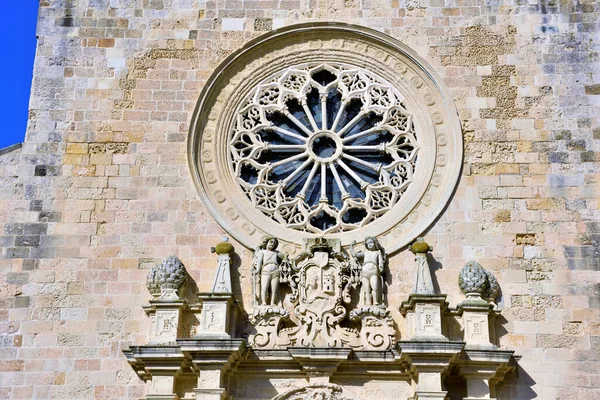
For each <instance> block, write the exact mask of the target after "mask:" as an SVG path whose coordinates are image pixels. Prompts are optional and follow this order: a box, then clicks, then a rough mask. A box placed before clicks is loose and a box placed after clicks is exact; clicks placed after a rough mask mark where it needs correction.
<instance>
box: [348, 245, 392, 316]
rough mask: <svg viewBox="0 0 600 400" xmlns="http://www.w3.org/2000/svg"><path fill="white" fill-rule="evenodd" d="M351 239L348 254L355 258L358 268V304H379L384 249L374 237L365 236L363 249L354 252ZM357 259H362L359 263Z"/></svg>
mask: <svg viewBox="0 0 600 400" xmlns="http://www.w3.org/2000/svg"><path fill="white" fill-rule="evenodd" d="M355 244H356V242H355V241H353V242H352V243H351V244H350V255H351V256H352V257H353V258H354V259H355V260H357V261H356V264H358V265H359V268H360V282H361V288H360V304H363V305H367V306H370V305H381V302H382V299H381V298H382V291H383V290H382V289H383V277H382V274H383V267H384V265H385V261H386V255H385V250H384V249H383V248H382V247H381V245H380V244H379V242H378V241H377V239H376V238H374V237H370V236H369V237H367V238H365V251H364V252H362V251H359V252H356V251H355V250H354V245H355ZM358 259H362V260H363V262H362V264H360V262H359V261H358Z"/></svg>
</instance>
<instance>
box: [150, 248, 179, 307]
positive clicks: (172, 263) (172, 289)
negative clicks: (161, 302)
mask: <svg viewBox="0 0 600 400" xmlns="http://www.w3.org/2000/svg"><path fill="white" fill-rule="evenodd" d="M186 279H187V271H186V269H185V266H184V265H183V263H182V262H181V260H179V258H177V257H175V256H169V257H167V258H165V259H164V260H163V262H162V263H161V264H158V265H157V266H155V267H153V268H152V269H151V270H150V272H148V278H147V279H146V286H147V287H148V291H149V292H150V294H152V296H154V297H155V298H157V297H160V298H162V299H169V300H177V299H179V290H180V289H181V287H182V286H183V284H184V283H185V281H186Z"/></svg>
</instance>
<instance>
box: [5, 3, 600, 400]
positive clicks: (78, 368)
mask: <svg viewBox="0 0 600 400" xmlns="http://www.w3.org/2000/svg"><path fill="white" fill-rule="evenodd" d="M599 7H600V6H599V4H598V3H597V2H595V1H592V0H580V1H573V2H571V1H547V0H529V1H513V0H511V1H495V0H489V1H479V0H447V1H438V0H406V1H404V0H401V1H398V0H391V1H378V0H375V1H365V0H363V1H352V0H349V1H341V0H340V1H337V0H336V1H313V0H310V1H295V0H290V1H217V2H214V1H202V0H199V1H195V0H194V1H192V0H110V1H109V0H64V1H58V0H56V1H54V0H42V1H40V11H39V22H38V37H39V41H38V48H37V55H36V61H35V72H34V81H33V86H32V94H31V103H30V113H29V125H28V131H27V137H26V140H25V142H24V143H23V146H22V148H20V149H15V150H13V151H11V152H7V153H4V154H2V153H0V177H1V178H0V179H1V182H2V185H1V186H0V246H1V253H0V257H1V259H0V274H1V276H2V280H1V284H0V298H1V300H0V335H1V336H0V337H1V338H2V342H1V343H2V346H1V349H0V359H1V360H2V362H0V397H2V398H11V399H29V398H38V399H47V398H68V399H89V398H98V399H134V398H143V397H146V393H147V390H149V388H148V387H147V385H146V383H144V382H143V381H142V380H141V379H140V378H139V377H138V376H137V374H136V373H135V371H134V370H133V369H132V368H131V367H130V365H128V362H127V358H126V357H125V356H124V355H123V353H122V351H123V350H126V349H128V348H129V347H130V346H141V345H145V344H147V343H148V342H149V341H150V338H151V328H152V324H151V321H152V319H151V318H149V317H148V316H147V315H146V313H148V314H149V315H155V314H153V313H158V312H159V306H158V305H156V303H151V304H153V307H154V309H152V306H151V307H150V308H146V313H145V312H144V309H143V308H142V306H144V305H146V304H147V303H148V301H149V300H150V299H151V298H152V296H151V295H150V293H149V292H148V291H147V289H146V276H147V275H148V272H149V270H150V269H151V268H153V267H154V266H155V265H157V264H160V263H161V262H162V260H163V259H165V258H166V257H167V256H170V255H176V256H177V257H178V258H179V259H180V260H181V261H182V262H183V263H184V264H185V268H186V269H187V271H188V273H189V276H190V278H191V281H193V282H195V284H196V285H197V288H195V289H194V290H196V291H197V292H200V293H205V292H210V291H211V289H212V285H213V278H214V274H215V271H216V269H217V265H218V261H217V256H215V255H213V254H211V252H210V248H211V246H214V245H215V244H216V243H218V242H219V241H220V240H221V236H222V235H223V231H222V230H221V228H220V226H219V225H218V224H217V223H216V222H215V220H214V219H213V217H212V216H211V215H210V214H209V213H208V211H207V210H206V209H205V207H204V205H203V203H202V202H201V201H200V198H199V196H198V193H197V190H196V187H195V186H194V183H193V180H192V177H191V174H190V170H189V167H188V154H187V139H188V131H189V128H190V124H191V119H192V114H193V110H194V107H195V105H196V102H197V100H198V98H199V95H200V92H201V90H202V88H203V87H204V84H205V83H206V82H207V80H208V78H209V76H210V75H211V74H212V73H213V72H214V71H215V69H216V68H217V67H218V66H219V64H220V63H221V62H222V61H223V60H225V58H226V57H227V56H228V55H230V54H232V53H233V52H234V51H236V50H238V49H240V48H241V47H242V46H243V45H244V44H245V43H247V42H249V41H250V40H251V39H253V38H256V37H259V36H260V35H263V34H265V33H266V32H268V31H270V30H272V29H278V28H281V27H285V26H288V25H292V24H297V23H301V22H316V21H321V22H322V21H328V22H344V23H351V24H355V25H361V26H365V27H369V28H372V29H376V30H378V31H381V32H383V33H385V34H387V35H390V36H392V37H394V38H396V39H398V40H400V41H401V42H403V43H404V44H406V45H407V46H408V47H410V48H412V49H413V50H414V51H415V52H416V53H417V54H418V55H419V56H420V57H422V58H423V59H425V60H426V61H427V62H428V63H429V64H430V65H432V66H433V68H434V69H435V71H436V72H437V74H438V75H439V76H440V77H441V78H442V79H443V81H444V82H445V84H446V85H447V86H448V87H449V90H450V92H451V94H452V96H453V98H454V102H455V104H456V107H457V109H458V114H459V118H460V120H461V123H462V131H463V140H464V160H463V161H464V164H463V166H462V175H461V177H460V181H459V183H458V186H457V189H456V191H455V193H454V195H453V197H452V199H451V202H450V203H449V205H448V207H447V208H446V210H445V212H444V214H443V215H442V216H441V217H440V218H439V219H438V220H437V221H435V223H434V224H433V225H432V226H431V227H429V228H428V229H427V230H425V229H424V231H425V232H424V236H425V239H426V240H427V243H429V244H430V245H432V246H433V249H434V251H433V252H432V255H431V256H430V258H429V259H428V261H429V265H430V266H431V267H432V271H433V285H434V287H436V291H437V292H438V293H444V294H446V295H447V296H446V297H445V298H442V299H440V300H439V301H438V302H437V304H438V307H441V308H444V307H446V306H445V304H446V303H447V304H449V307H450V308H452V309H455V310H456V313H459V312H462V313H463V314H462V315H467V314H469V313H473V312H475V311H476V310H475V309H476V307H474V306H473V305H472V304H471V305H470V304H467V301H466V300H465V295H463V294H462V293H461V291H460V289H459V286H458V284H457V281H458V276H459V273H460V271H461V269H462V268H463V266H464V265H465V263H466V262H467V261H470V260H475V261H477V262H478V263H479V264H481V265H482V266H483V267H484V268H486V269H487V270H489V271H491V272H492V273H493V275H494V276H495V278H496V279H497V281H498V282H499V284H500V287H501V294H500V295H499V297H498V298H497V303H498V306H499V307H500V308H501V309H502V313H501V315H500V316H498V317H496V318H490V321H493V323H494V324H495V325H494V326H493V328H492V329H491V330H490V337H489V340H491V341H495V342H496V344H497V345H499V347H500V348H501V349H505V350H514V351H515V355H517V356H519V357H520V358H519V360H518V367H517V370H516V372H513V373H511V374H509V375H508V376H507V377H506V378H505V379H504V382H503V384H502V385H501V386H499V387H498V388H497V390H496V398H498V399H533V398H542V399H567V398H569V399H595V398H597V397H598V395H599V394H600V388H599V387H600V353H599V350H598V349H599V348H600V311H599V310H600V294H599V291H600V289H599V286H598V285H599V284H598V282H600V273H599V272H598V271H599V270H600V263H599V260H600V253H599V252H600V250H599V247H598V246H599V242H600V222H599V221H600V218H599V214H598V211H597V210H598V205H599V203H598V198H599V194H600V193H599V192H600V174H599V172H598V168H599V164H598V161H599V160H598V154H599V151H600V149H599V143H600V121H599V119H598V116H597V115H598V114H597V113H598V112H599V111H600V110H599V105H600V67H599V63H598V51H599V48H600V44H599V43H598V31H599V24H598V20H599V18H600V8H599ZM233 245H234V247H235V251H236V253H235V254H234V255H233V256H232V266H233V267H232V269H231V280H232V289H233V294H234V296H235V298H236V299H237V300H239V301H241V303H242V306H243V307H244V308H245V309H246V311H249V310H250V305H251V304H252V303H251V301H252V291H251V286H252V283H251V282H252V271H251V265H252V249H246V248H245V247H243V246H242V245H241V244H239V243H235V242H233ZM386 268H387V269H386V271H385V274H387V275H386V277H385V282H386V286H387V293H386V295H385V297H386V302H387V305H388V308H389V310H390V314H391V318H392V319H393V321H394V323H395V325H394V326H395V329H396V339H397V340H404V339H407V338H408V337H410V336H411V329H412V325H411V323H409V321H410V319H407V318H406V317H405V316H404V315H403V314H406V315H407V316H410V315H409V314H410V313H411V312H412V311H411V310H413V308H411V306H410V301H408V299H409V294H410V293H411V291H412V288H413V283H414V279H413V278H414V274H415V265H414V255H413V254H412V253H411V252H410V251H409V250H408V249H407V248H404V249H401V250H400V251H399V252H397V253H395V254H393V255H391V256H390V257H389V260H388V265H387V267H386ZM188 294H189V293H188ZM412 300H414V298H411V301H412ZM403 302H406V304H407V306H406V307H404V306H403ZM459 304H460V305H462V308H461V307H458V308H456V307H457V306H459ZM401 307H402V312H401ZM414 310H417V307H416V306H415V307H414ZM474 310H475V311H474ZM415 312H416V311H415ZM486 318H487V314H486ZM456 329H457V327H456V326H455V327H454V330H456ZM469 329H473V330H475V329H476V328H474V327H471V328H469ZM458 330H459V331H460V329H458ZM447 332H449V333H447V336H449V338H450V339H451V340H456V339H458V340H461V337H459V336H460V335H458V334H453V333H452V332H453V329H452V327H448V328H447ZM484 339H485V340H487V339H488V338H484ZM484 339H482V340H484ZM236 343H237V342H235V343H233V342H232V344H231V346H233V347H235V346H234V345H237V346H238V347H236V348H235V349H238V348H240V344H239V343H237V344H236ZM184 345H185V346H187V347H186V348H188V350H187V351H188V352H193V351H196V350H193V349H192V347H191V346H192V344H191V343H183V344H182V346H183V347H185V346H184ZM233 347H232V348H233ZM190 349H191V350H190ZM235 349H234V350H235ZM232 351H233V350H232ZM235 351H237V350H235ZM405 352H406V354H407V355H410V357H412V359H413V361H412V362H413V364H416V363H417V361H415V360H416V357H417V356H415V354H417V353H418V352H417V350H415V349H410V348H406V351H405ZM411 352H412V353H411ZM442 353H443V352H442V351H440V354H442ZM355 367H356V366H353V365H350V366H348V367H347V368H349V369H352V368H355ZM459 367H460V365H459ZM459 367H457V368H459ZM204 379H206V380H210V379H219V377H216V378H215V377H212V376H210V374H206V375H205V378H204ZM453 379H459V377H458V376H457V375H456V374H454V375H453V373H452V371H450V372H449V373H448V377H447V378H446V381H447V382H446V384H447V385H448V386H449V387H452V388H454V387H456V388H465V385H464V383H456V382H453ZM332 383H333V384H335V385H330V386H327V387H326V388H325V389H322V390H327V391H328V396H330V398H345V397H344V396H346V397H353V398H367V397H373V396H379V398H381V399H392V398H408V397H409V396H412V395H413V393H414V392H415V388H413V387H411V384H410V381H407V380H389V379H388V378H386V376H385V374H383V373H378V374H376V375H375V376H373V377H372V379H365V378H364V377H361V378H360V379H358V378H353V377H352V374H347V375H345V376H344V377H343V378H340V379H339V380H338V381H336V382H332ZM156 384H157V385H159V386H160V385H167V386H168V385H169V384H172V382H170V381H168V379H165V380H162V381H161V380H157V383H156ZM305 385H306V378H303V377H298V376H296V377H293V378H290V377H285V376H279V375H277V374H274V375H273V377H266V378H262V379H254V380H253V379H252V377H251V375H242V376H240V377H238V378H236V379H234V380H233V381H232V382H231V384H230V387H229V394H230V395H231V396H233V398H234V399H238V398H239V399H250V398H252V399H271V398H274V397H276V396H280V395H283V397H277V398H294V397H291V396H292V394H290V393H288V394H284V393H286V392H289V391H292V392H293V391H294V390H297V394H295V396H309V395H311V394H310V393H311V391H314V390H316V389H314V388H310V387H309V388H303V387H304V386H305ZM336 385H339V386H336ZM183 386H185V387H186V388H187V387H188V386H189V388H193V387H194V386H195V382H191V383H190V384H189V385H183ZM161 387H162V386H161ZM340 388H343V389H344V390H342V389H340ZM182 390H184V391H185V390H187V389H182ZM190 391H191V389H190ZM342 392H343V393H342ZM348 393H350V394H348ZM197 394H198V398H203V397H202V394H201V392H197ZM450 395H451V396H452V398H457V399H460V398H463V397H464V396H466V393H462V394H461V393H460V392H459V391H458V390H457V391H454V392H452V391H451V393H450ZM207 396H208V395H207ZM285 396H288V397H285ZM469 396H471V394H469ZM207 398H208V397H207ZM300 398H301V397H300Z"/></svg>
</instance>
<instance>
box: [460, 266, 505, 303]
mask: <svg viewBox="0 0 600 400" xmlns="http://www.w3.org/2000/svg"><path fill="white" fill-rule="evenodd" d="M458 286H459V287H460V290H462V292H463V293H464V294H465V295H466V296H467V298H469V299H477V298H484V299H486V300H491V301H494V300H495V299H496V297H497V296H498V293H499V291H500V286H499V285H498V281H497V280H496V277H495V276H494V275H493V274H492V273H491V272H489V271H486V270H485V269H484V268H483V267H482V266H481V265H480V264H479V263H478V262H476V261H469V262H468V263H467V264H466V265H465V266H464V267H463V269H462V270H461V271H460V274H459V275H458Z"/></svg>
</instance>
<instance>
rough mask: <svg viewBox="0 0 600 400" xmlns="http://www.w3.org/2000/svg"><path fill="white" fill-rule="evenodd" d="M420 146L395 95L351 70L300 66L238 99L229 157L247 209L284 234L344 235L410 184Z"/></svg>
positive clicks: (391, 88) (369, 75) (368, 76)
mask: <svg viewBox="0 0 600 400" xmlns="http://www.w3.org/2000/svg"><path fill="white" fill-rule="evenodd" d="M418 149H419V146H418V144H417V139H416V135H415V126H414V124H413V122H412V115H411V114H410V112H409V111H408V110H407V109H406V105H405V104H404V101H403V96H402V94H401V93H400V92H399V91H398V89H396V88H395V87H394V86H393V85H392V84H390V83H389V82H386V81H385V80H384V79H383V78H381V77H379V76H376V75H375V74H373V73H371V72H370V71H368V70H366V69H364V68H360V67H356V66H353V65H350V64H345V63H344V64H342V63H339V64H334V63H328V64H314V65H311V64H305V65H299V66H293V67H290V68H286V69H284V70H282V71H280V72H279V73H278V74H277V75H275V76H269V77H267V78H266V79H265V80H263V81H262V82H261V83H259V84H258V85H257V87H256V88H255V89H254V90H253V91H252V92H251V93H250V94H248V96H247V97H246V99H245V100H244V102H243V103H242V105H241V106H240V108H239V110H238V113H237V116H236V122H235V125H234V128H233V131H232V132H231V139H230V142H229V150H230V156H231V162H232V168H233V170H234V172H235V176H236V178H237V181H238V183H239V184H240V186H241V187H242V188H243V190H244V192H245V193H246V195H247V196H248V198H249V199H250V200H251V202H252V205H253V207H254V208H256V209H258V210H260V211H262V212H263V213H264V214H265V215H267V216H269V217H270V218H271V219H273V220H275V221H277V222H279V223H280V224H282V225H284V226H286V227H287V228H290V229H295V230H299V231H307V232H314V233H319V234H320V233H335V232H340V231H346V230H353V229H356V228H359V227H361V226H364V225H366V224H368V223H370V222H371V221H373V220H375V219H377V218H380V217H382V216H383V215H385V214H386V213H387V212H389V211H390V210H391V209H392V208H393V207H394V205H395V204H396V203H397V202H398V200H399V199H400V197H401V196H402V194H403V193H404V192H405V191H406V189H407V188H408V186H409V185H410V183H411V182H412V177H413V171H414V168H415V166H416V161H417V154H418Z"/></svg>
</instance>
